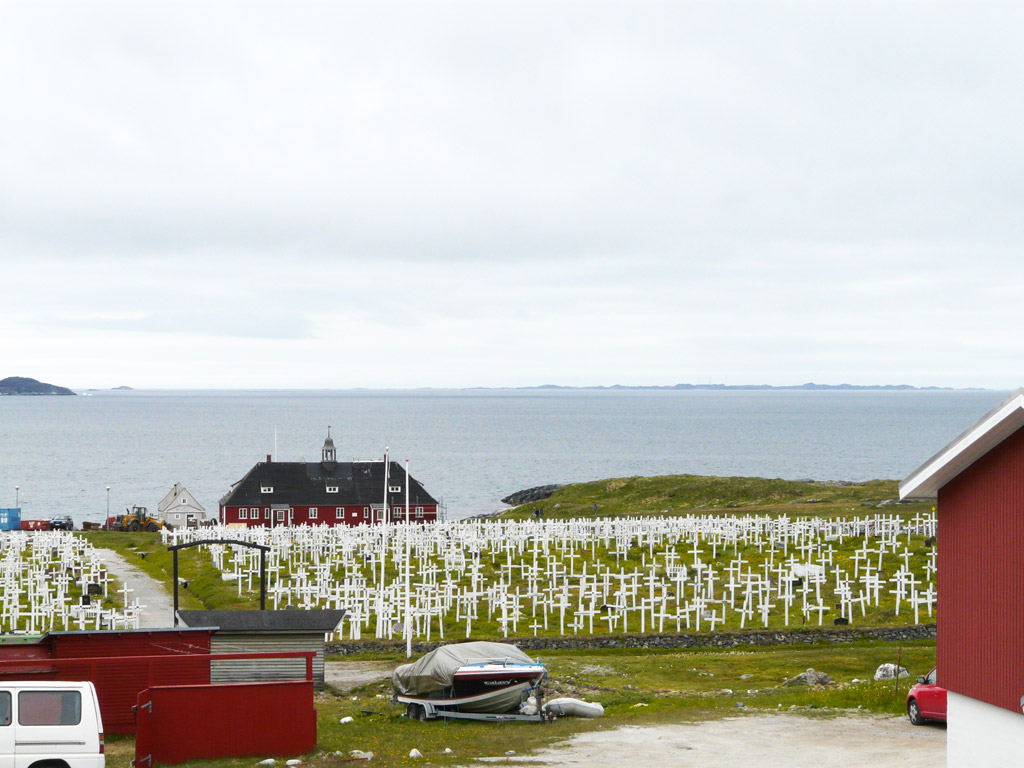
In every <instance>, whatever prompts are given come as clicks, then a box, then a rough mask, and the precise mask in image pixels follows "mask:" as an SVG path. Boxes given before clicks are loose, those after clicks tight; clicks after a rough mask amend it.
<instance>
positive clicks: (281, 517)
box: [277, 509, 284, 523]
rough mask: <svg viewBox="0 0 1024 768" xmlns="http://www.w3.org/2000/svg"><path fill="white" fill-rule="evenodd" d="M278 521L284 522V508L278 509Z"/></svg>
mask: <svg viewBox="0 0 1024 768" xmlns="http://www.w3.org/2000/svg"><path fill="white" fill-rule="evenodd" d="M277 522H279V523H283V522H284V510H283V509H279V510H277Z"/></svg>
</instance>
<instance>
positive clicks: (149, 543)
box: [79, 531, 260, 610]
mask: <svg viewBox="0 0 1024 768" xmlns="http://www.w3.org/2000/svg"><path fill="white" fill-rule="evenodd" d="M79 535H81V536H84V537H85V538H87V539H88V540H89V541H90V542H91V543H92V545H93V546H94V547H99V548H103V549H111V550H113V551H115V552H117V553H118V554H119V555H121V557H123V558H124V559H125V560H127V561H128V562H129V563H131V564H132V565H134V566H135V567H136V568H138V569H139V570H141V571H143V572H144V573H146V574H147V575H149V576H151V577H153V578H154V579H156V580H157V581H158V582H160V583H161V584H163V586H164V587H165V588H166V589H167V591H168V593H170V592H171V591H172V589H173V583H174V582H173V578H172V574H173V573H174V565H173V555H172V553H170V552H168V551H167V547H166V546H164V545H163V544H162V543H161V541H160V534H159V533H147V532H146V531H139V532H138V533H119V532H117V531H92V532H89V533H82V534H79ZM178 577H179V578H181V579H185V580H186V581H188V582H189V585H188V588H187V589H179V590H178V600H179V603H180V605H181V607H182V608H184V609H203V608H206V609H209V610H217V609H222V608H224V609H228V608H259V607H260V606H259V592H258V591H256V592H249V591H246V590H245V589H243V590H242V596H241V597H239V595H238V585H237V584H235V583H233V582H226V581H224V580H223V579H222V578H221V574H220V571H218V570H217V569H216V568H214V566H213V563H212V562H211V560H210V555H209V553H208V552H206V551H200V549H199V548H198V547H196V548H190V549H183V550H181V551H180V552H178ZM257 590H258V585H257Z"/></svg>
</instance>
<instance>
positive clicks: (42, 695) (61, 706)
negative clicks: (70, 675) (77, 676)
mask: <svg viewBox="0 0 1024 768" xmlns="http://www.w3.org/2000/svg"><path fill="white" fill-rule="evenodd" d="M105 765H106V757H105V756H104V754H103V720H102V719H101V718H100V707H99V704H98V703H97V701H96V688H95V687H94V686H93V684H92V683H89V682H84V683H67V682H58V681H38V682H35V681H34V682H24V683H23V682H13V683H5V682H0V768H105Z"/></svg>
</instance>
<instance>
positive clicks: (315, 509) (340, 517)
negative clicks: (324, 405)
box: [220, 429, 438, 528]
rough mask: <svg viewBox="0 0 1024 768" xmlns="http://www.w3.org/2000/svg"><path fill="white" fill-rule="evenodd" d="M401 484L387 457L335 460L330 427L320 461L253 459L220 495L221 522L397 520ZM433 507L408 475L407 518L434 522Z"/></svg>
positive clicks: (401, 475)
mask: <svg viewBox="0 0 1024 768" xmlns="http://www.w3.org/2000/svg"><path fill="white" fill-rule="evenodd" d="M405 485H406V476H405V469H404V468H403V467H402V466H401V465H400V464H399V463H398V462H397V461H391V460H390V459H388V458H387V456H385V458H384V459H383V460H377V461H351V462H339V461H338V460H337V451H336V449H335V447H334V440H332V439H331V433H330V430H329V429H328V432H327V439H326V440H325V441H324V447H323V451H322V453H321V460H320V461H319V462H305V461H272V460H271V457H270V456H267V460H266V461H261V462H259V463H257V464H256V466H254V467H253V468H252V469H250V470H249V471H248V472H247V473H246V474H245V477H243V478H242V479H241V480H239V481H238V482H237V483H235V484H234V485H233V486H231V490H230V491H229V492H228V494H227V495H226V496H225V497H224V498H222V499H221V500H220V521H221V522H222V523H223V524H225V525H231V524H238V525H245V526H247V527H250V528H255V527H258V526H262V527H265V528H269V527H273V526H277V525H359V524H361V523H380V522H386V521H401V520H405V500H406V488H405ZM385 489H386V492H385ZM437 510H438V502H437V500H436V499H435V498H434V497H433V496H431V495H430V494H429V493H427V491H426V489H424V487H423V485H422V484H421V483H420V482H419V481H418V480H416V478H414V477H411V476H410V477H409V518H410V520H412V521H414V522H417V523H429V522H433V521H435V520H437Z"/></svg>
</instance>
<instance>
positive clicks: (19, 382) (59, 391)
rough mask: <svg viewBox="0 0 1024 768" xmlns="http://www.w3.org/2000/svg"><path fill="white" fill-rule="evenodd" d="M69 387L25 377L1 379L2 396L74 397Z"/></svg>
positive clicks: (0, 389)
mask: <svg viewBox="0 0 1024 768" xmlns="http://www.w3.org/2000/svg"><path fill="white" fill-rule="evenodd" d="M73 394H75V393H74V392H72V391H71V390H70V389H68V388H67V387H58V386H56V385H54V384H47V383H46V382H43V381H37V380H36V379H29V378H25V377H24V376H8V377H7V378H6V379H0V395H73Z"/></svg>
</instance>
